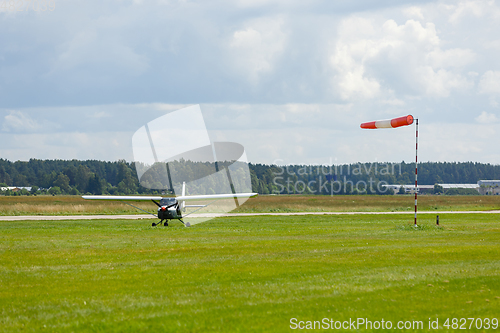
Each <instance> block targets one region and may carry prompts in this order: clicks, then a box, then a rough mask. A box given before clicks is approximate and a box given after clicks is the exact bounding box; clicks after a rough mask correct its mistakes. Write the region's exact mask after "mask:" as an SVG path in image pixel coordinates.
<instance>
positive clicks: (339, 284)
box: [0, 214, 500, 332]
mask: <svg viewBox="0 0 500 333" xmlns="http://www.w3.org/2000/svg"><path fill="white" fill-rule="evenodd" d="M499 220H500V214H443V215H441V216H440V221H441V225H442V226H443V227H442V228H436V227H435V226H434V223H435V217H434V216H422V217H420V225H421V227H420V228H417V229H414V228H413V227H412V226H411V221H412V216H411V214H406V215H363V216H283V217H281V216H279V217H277V216H273V217H271V216H268V217H259V218H257V217H227V218H218V219H214V220H212V221H210V222H207V223H202V224H199V225H196V226H194V227H191V228H184V227H182V226H181V224H180V223H178V222H177V223H172V225H171V227H168V228H165V227H157V228H152V227H151V226H150V225H149V223H146V222H144V221H134V220H128V221H110V220H92V221H57V222H56V221H39V222H35V221H30V222H28V221H26V222H24V221H22V222H0V258H1V260H0V263H1V268H0V285H1V289H0V331H11V332H14V331H26V332H33V331H47V332H70V331H102V332H113V331H120V332H122V331H134V332H135V331H142V332H157V331H183V332H186V331H187V332H208V331H213V332H218V331H223V332H247V331H253V332H263V331H272V332H284V331H291V329H290V326H291V323H290V320H291V318H296V319H297V320H298V321H308V320H309V321H313V320H316V321H321V320H323V318H329V319H333V320H334V321H345V320H349V319H352V320H356V319H357V318H367V319H368V320H370V321H380V320H381V319H384V320H385V321H391V322H392V324H393V325H396V323H397V322H398V321H422V322H423V325H424V328H425V329H424V330H422V331H427V330H428V322H429V318H431V320H433V321H434V320H436V319H439V324H440V326H441V329H440V330H439V332H444V331H448V329H446V328H445V327H443V323H444V321H445V320H446V318H489V319H492V318H498V319H500V246H499V245H500V224H499ZM450 324H451V322H450ZM304 325H305V323H304ZM468 325H469V324H467V326H468ZM490 325H491V324H490ZM361 330H362V331H370V330H365V329H364V326H362V327H361ZM373 331H375V330H373ZM378 331H380V330H378ZM395 331H397V330H395ZM407 331H412V330H407ZM449 331H452V328H451V327H450V329H449ZM485 331H498V329H497V330H492V329H491V328H490V329H489V330H485Z"/></svg>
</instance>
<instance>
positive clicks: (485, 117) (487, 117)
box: [475, 111, 498, 124]
mask: <svg viewBox="0 0 500 333" xmlns="http://www.w3.org/2000/svg"><path fill="white" fill-rule="evenodd" d="M475 119H476V121H477V122H478V123H480V124H491V123H496V122H498V118H497V116H496V115H495V114H494V113H488V112H486V111H483V112H482V113H481V114H480V115H479V116H478V117H476V118H475Z"/></svg>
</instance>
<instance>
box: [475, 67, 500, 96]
mask: <svg viewBox="0 0 500 333" xmlns="http://www.w3.org/2000/svg"><path fill="white" fill-rule="evenodd" d="M479 93H481V94H490V95H500V71H487V72H486V73H484V74H483V76H481V80H480V81H479Z"/></svg>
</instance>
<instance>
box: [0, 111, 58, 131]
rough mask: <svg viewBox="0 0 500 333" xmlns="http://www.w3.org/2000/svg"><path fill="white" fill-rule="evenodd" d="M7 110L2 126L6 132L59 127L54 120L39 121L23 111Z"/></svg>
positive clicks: (45, 129) (44, 129)
mask: <svg viewBox="0 0 500 333" xmlns="http://www.w3.org/2000/svg"><path fill="white" fill-rule="evenodd" d="M7 112H8V114H7V115H6V116H4V118H3V122H2V127H1V128H2V131H4V132H17V133H21V132H22V133H32V132H39V131H47V130H54V129H57V127H58V126H57V125H55V124H54V123H53V122H50V121H47V120H43V121H38V120H36V119H33V118H32V117H30V116H29V115H28V114H26V113H24V112H21V111H17V110H10V111H7Z"/></svg>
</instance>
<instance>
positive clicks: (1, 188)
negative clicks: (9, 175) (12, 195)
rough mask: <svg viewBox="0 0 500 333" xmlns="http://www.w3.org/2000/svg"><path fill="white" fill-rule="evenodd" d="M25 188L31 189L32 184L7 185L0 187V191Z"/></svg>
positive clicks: (14, 190) (15, 190)
mask: <svg viewBox="0 0 500 333" xmlns="http://www.w3.org/2000/svg"><path fill="white" fill-rule="evenodd" d="M23 189H26V190H28V191H31V186H5V187H0V191H8V190H11V191H12V192H17V191H21V190H23Z"/></svg>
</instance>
